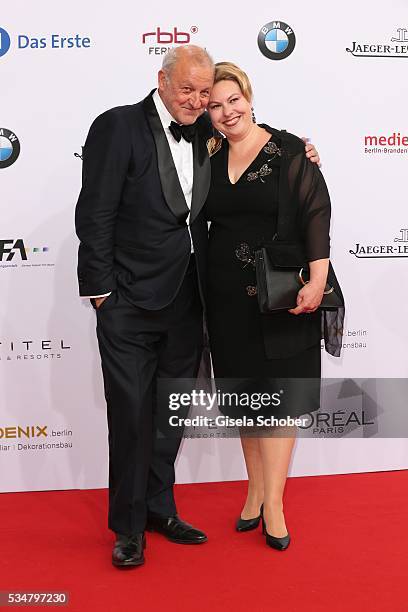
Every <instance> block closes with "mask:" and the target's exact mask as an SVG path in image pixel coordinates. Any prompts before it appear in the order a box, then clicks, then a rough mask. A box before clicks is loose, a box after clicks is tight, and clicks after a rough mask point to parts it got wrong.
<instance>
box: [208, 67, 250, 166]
mask: <svg viewBox="0 0 408 612" xmlns="http://www.w3.org/2000/svg"><path fill="white" fill-rule="evenodd" d="M219 81H234V82H235V83H236V84H237V85H238V87H239V88H240V90H241V92H242V95H243V96H244V98H245V99H246V100H247V102H249V103H250V104H251V103H252V87H251V83H250V80H249V78H248V75H247V73H246V72H244V71H243V70H241V68H240V67H239V66H237V65H236V64H233V63H232V62H218V63H217V64H215V73H214V85H215V83H218V82H219ZM222 140H223V139H222V137H220V136H219V135H218V136H213V137H212V138H210V139H209V140H208V141H207V149H208V154H209V156H210V157H212V156H213V155H214V154H215V153H217V152H218V151H219V150H220V149H221V144H222Z"/></svg>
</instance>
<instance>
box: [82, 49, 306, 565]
mask: <svg viewBox="0 0 408 612" xmlns="http://www.w3.org/2000/svg"><path fill="white" fill-rule="evenodd" d="M213 74H214V65H213V62H212V59H211V58H210V56H209V55H208V54H207V52H206V51H205V50H204V49H201V48H200V47H195V46H193V45H185V46H182V47H177V48H175V49H172V50H171V51H169V53H168V54H167V55H166V56H165V59H164V61H163V67H162V69H161V70H160V71H159V75H158V81H159V82H158V89H157V90H155V91H153V92H151V93H150V94H149V95H148V96H147V97H146V98H145V99H144V100H142V101H141V102H139V103H138V104H135V105H131V106H122V107H118V108H113V109H111V110H109V111H107V112H105V113H103V114H102V115H100V116H99V117H98V118H97V119H96V120H95V121H94V123H93V124H92V126H91V128H90V131H89V134H88V137H87V140H86V143H85V146H84V150H83V185H82V190H81V193H80V196H79V200H78V204H77V209H76V228H77V234H78V237H79V239H80V247H79V261H78V279H79V288H80V295H81V296H82V297H89V298H91V299H92V302H93V305H94V306H95V308H96V315H97V337H98V342H99V350H100V354H101V360H102V371H103V377H104V386H105V396H106V401H107V408H108V429H109V527H110V528H111V529H112V530H113V531H114V532H115V533H116V543H115V546H114V549H113V555H112V562H113V564H114V565H115V566H117V567H125V566H126V567H128V566H136V565H141V564H142V563H143V562H144V553H143V550H144V547H145V535H144V532H145V529H147V530H156V531H158V532H160V533H162V534H164V535H165V536H166V537H167V538H168V539H170V540H171V541H173V542H177V543H182V544H200V543H203V542H206V541H207V537H206V535H205V534H204V533H203V532H202V531H199V530H198V529H195V528H194V527H192V526H191V525H189V524H188V523H185V522H184V521H182V520H181V519H180V518H179V517H178V515H177V511H176V506H175V501H174V494H173V485H174V462H175V459H176V456H177V451H178V448H179V445H180V438H175V437H172V436H164V437H163V436H160V435H158V432H159V431H161V430H160V427H159V424H160V419H162V420H163V413H164V412H165V407H164V406H160V405H158V403H157V402H156V398H155V391H156V383H157V380H158V379H160V378H190V379H191V378H195V377H196V375H197V371H198V367H199V362H200V358H201V355H202V348H203V306H205V280H204V279H205V261H206V248H207V224H206V222H205V219H204V218H203V216H202V214H201V213H200V211H201V209H202V206H203V204H204V201H205V199H206V196H207V193H208V189H209V183H210V162H209V157H208V154H207V149H206V140H207V139H208V138H209V136H210V135H211V130H210V125H209V121H208V119H207V118H206V116H205V115H203V113H204V111H205V108H206V106H207V103H208V99H209V94H210V90H211V86H212V83H213ZM315 153H316V152H315V150H314V149H313V148H311V149H309V153H308V156H310V155H314V154H315ZM179 414H180V413H179Z"/></svg>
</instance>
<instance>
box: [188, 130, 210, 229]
mask: <svg viewBox="0 0 408 612" xmlns="http://www.w3.org/2000/svg"><path fill="white" fill-rule="evenodd" d="M198 121H199V120H198ZM193 168H194V180H193V195H192V201H191V215H190V225H191V224H192V223H193V221H194V220H195V219H196V218H197V216H198V214H199V212H200V210H201V209H202V207H203V205H204V202H205V200H206V198H207V195H208V190H209V188H210V179H211V166H210V157H209V155H208V151H207V144H206V137H205V135H204V134H202V133H201V130H200V129H197V131H196V134H195V138H194V142H193Z"/></svg>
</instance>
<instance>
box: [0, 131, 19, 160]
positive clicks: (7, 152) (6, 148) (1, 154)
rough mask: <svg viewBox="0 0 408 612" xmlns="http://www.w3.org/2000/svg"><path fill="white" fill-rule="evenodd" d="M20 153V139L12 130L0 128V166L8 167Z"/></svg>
mask: <svg viewBox="0 0 408 612" xmlns="http://www.w3.org/2000/svg"><path fill="white" fill-rule="evenodd" d="M19 155H20V141H19V139H18V138H17V136H16V135H15V134H14V132H10V130H6V128H0V168H8V167H9V166H11V164H14V162H15V161H16V160H17V158H18V156H19Z"/></svg>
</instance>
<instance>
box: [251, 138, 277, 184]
mask: <svg viewBox="0 0 408 612" xmlns="http://www.w3.org/2000/svg"><path fill="white" fill-rule="evenodd" d="M262 150H263V151H264V152H265V153H266V154H267V155H272V157H270V158H269V159H268V160H267V162H266V164H263V165H262V166H261V167H260V168H259V170H256V171H255V172H248V174H247V177H246V179H247V181H256V180H257V179H258V178H259V179H260V181H261V183H265V181H264V180H263V177H264V176H268V175H269V174H272V172H273V168H270V167H269V166H268V164H269V162H270V161H272V160H273V159H275V157H280V156H281V155H282V149H280V148H279V147H278V145H277V144H276V142H272V141H269V142H267V143H266V145H265V146H264V147H263V149H262Z"/></svg>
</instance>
